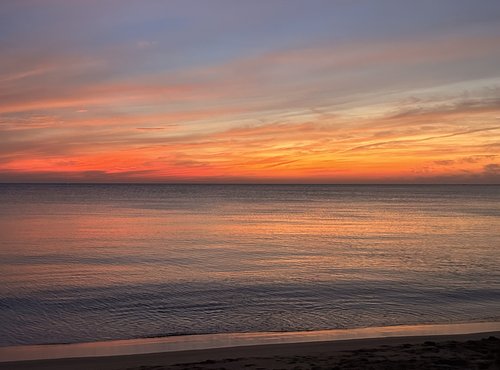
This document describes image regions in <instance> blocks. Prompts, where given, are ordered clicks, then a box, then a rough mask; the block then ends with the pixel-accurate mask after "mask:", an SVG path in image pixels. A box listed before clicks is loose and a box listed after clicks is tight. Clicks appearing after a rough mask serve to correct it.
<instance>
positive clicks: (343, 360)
mask: <svg viewBox="0 0 500 370" xmlns="http://www.w3.org/2000/svg"><path fill="white" fill-rule="evenodd" d="M499 338H500V332H491V333H475V334H462V335H440V336H418V337H397V338H394V337H393V338H377V339H356V340H341V341H328V342H309V343H292V344H272V345H257V346H246V347H234V348H217V349H208V350H191V351H179V352H164V353H153V354H141V355H127V356H109V357H84V358H68V359H57V360H36V361H19V362H5V363H0V369H9V370H27V369H37V370H48V369H51V370H61V369H71V370H80V369H102V370H118V369H120V370H123V369H128V370H160V369H175V370H181V369H227V370H231V369H249V370H257V369H260V370H263V369H286V370H289V369H290V370H306V369H308V370H309V369H311V370H312V369H318V370H319V369H374V370H378V369H500V339H499Z"/></svg>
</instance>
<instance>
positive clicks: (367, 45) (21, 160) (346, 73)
mask: <svg viewBox="0 0 500 370" xmlns="http://www.w3.org/2000/svg"><path fill="white" fill-rule="evenodd" d="M0 182H168V183H172V182H174V183H185V182H189V183H191V182H194V183H198V182H202V183H203V182H207V183H214V182H215V183H497V184H498V183H500V1H498V0H481V1H477V0H469V1H464V0H440V1H435V0H420V1H403V0H377V1H374V0H365V1H362V0H326V1H322V0H310V1H305V0H302V1H297V0H286V1H285V0H283V1H281V0H269V1H238V0H199V1H193V0H179V1H176V0H171V1H159V0H158V1H153V0H144V1H139V0H137V1H129V0H117V1H110V0H99V1H97V0H85V1H83V0H82V1H76V0H73V1H67V0H65V1H63V0H31V1H30V0H2V1H1V3H0Z"/></svg>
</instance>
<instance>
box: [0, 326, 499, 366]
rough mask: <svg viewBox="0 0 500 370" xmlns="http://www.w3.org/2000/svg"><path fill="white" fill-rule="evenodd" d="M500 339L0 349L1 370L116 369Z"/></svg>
mask: <svg viewBox="0 0 500 370" xmlns="http://www.w3.org/2000/svg"><path fill="white" fill-rule="evenodd" d="M488 336H496V337H500V322H478V323H463V324H430V325H403V326H389V327H375V328H357V329H336V330H322V331H310V332H284V333H279V332H278V333H276V332H273V333H231V334H208V335H189V336H176V337H165V338H146V339H132V340H121V341H106V342H93V343H76V344H57V345H36V346H13V347H0V369H4V368H5V369H7V368H8V369H35V368H36V369H65V368H71V369H74V370H77V369H79V368H80V367H79V366H81V368H82V369H84V368H95V367H98V368H102V369H121V368H128V367H133V366H148V364H154V363H161V364H163V365H165V366H171V365H174V364H177V363H183V362H193V361H194V362H196V361H198V362H199V361H204V360H217V359H218V360H223V359H224V358H228V357H240V358H248V357H255V356H258V357H262V356H277V355H280V356H290V355H293V354H297V353H317V352H321V351H325V350H326V349H328V350H330V351H331V350H332V349H333V350H334V351H336V352H337V351H346V350H356V349H360V348H371V347H376V346H381V345H399V344H403V343H420V342H424V341H429V340H432V341H443V340H472V339H475V340H477V339H481V338H485V337H488Z"/></svg>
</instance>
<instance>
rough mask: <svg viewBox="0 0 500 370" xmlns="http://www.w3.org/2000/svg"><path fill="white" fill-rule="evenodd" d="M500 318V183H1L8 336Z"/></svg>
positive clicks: (2, 294) (4, 342) (2, 335)
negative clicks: (486, 184) (481, 184)
mask: <svg viewBox="0 0 500 370" xmlns="http://www.w3.org/2000/svg"><path fill="white" fill-rule="evenodd" d="M475 321H500V186H493V185H491V186H480V185H419V186H416V185H155V184H148V185H140V184H131V185H129V184H114V185H104V184H100V185H98V184H92V185H83V184H82V185H80V184H78V185H76V184H60V185H55V184H0V346H10V345H21V344H45V343H75V342H88V341H98V340H99V341H100V340H111V339H131V338H147V337H157V336H158V337H159V336H172V335H187V334H205V333H240V332H263V331H302V330H322V329H337V328H359V327H372V326H386V325H387V326H389V325H410V324H423V323H459V322H475Z"/></svg>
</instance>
